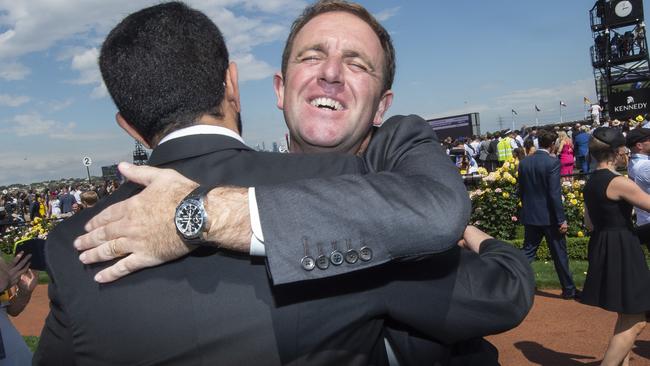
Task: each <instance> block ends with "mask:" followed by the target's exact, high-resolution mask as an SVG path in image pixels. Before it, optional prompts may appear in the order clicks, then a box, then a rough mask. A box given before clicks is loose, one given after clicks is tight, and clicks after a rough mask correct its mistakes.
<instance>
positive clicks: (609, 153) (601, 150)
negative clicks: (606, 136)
mask: <svg viewBox="0 0 650 366" xmlns="http://www.w3.org/2000/svg"><path fill="white" fill-rule="evenodd" d="M617 153H618V146H617V147H611V146H610V145H608V144H607V143H605V142H603V141H601V140H599V139H597V138H594V137H593V136H591V138H589V155H591V156H592V157H593V158H594V159H595V160H596V161H597V162H599V163H600V162H607V161H614V160H615V159H616V154H617Z"/></svg>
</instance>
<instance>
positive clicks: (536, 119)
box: [535, 108, 539, 127]
mask: <svg viewBox="0 0 650 366" xmlns="http://www.w3.org/2000/svg"><path fill="white" fill-rule="evenodd" d="M538 113H539V112H537V108H535V127H537V126H539V119H538V118H537V114H538Z"/></svg>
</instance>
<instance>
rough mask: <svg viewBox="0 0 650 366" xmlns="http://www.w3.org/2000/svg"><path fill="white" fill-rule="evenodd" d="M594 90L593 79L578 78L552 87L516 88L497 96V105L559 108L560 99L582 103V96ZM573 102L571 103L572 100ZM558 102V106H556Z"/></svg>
mask: <svg viewBox="0 0 650 366" xmlns="http://www.w3.org/2000/svg"><path fill="white" fill-rule="evenodd" d="M593 92H594V81H593V80H592V79H585V80H576V81H572V82H570V83H569V84H564V85H557V86H553V87H550V88H531V89H524V90H515V91H513V92H511V93H508V94H506V95H502V96H500V97H497V98H496V102H497V105H499V106H504V107H508V106H509V107H511V108H515V109H517V108H528V109H532V108H533V106H534V105H535V104H537V105H538V106H540V107H542V106H551V107H554V108H559V104H560V100H563V101H565V102H567V103H568V104H573V105H575V103H576V101H578V103H579V104H580V105H582V98H583V97H588V96H591V95H592V94H593ZM569 101H571V102H573V103H571V102H569ZM556 104H557V106H556Z"/></svg>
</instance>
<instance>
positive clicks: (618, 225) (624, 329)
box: [582, 127, 650, 365]
mask: <svg viewBox="0 0 650 366" xmlns="http://www.w3.org/2000/svg"><path fill="white" fill-rule="evenodd" d="M589 153H590V154H591V156H592V157H593V158H594V159H595V160H596V162H597V166H596V170H595V171H594V173H593V174H592V176H591V177H590V178H589V180H588V181H587V184H586V185H585V188H584V197H585V205H586V209H585V216H586V218H587V219H590V221H591V223H592V226H593V232H592V235H591V238H590V240H589V269H588V270H587V279H586V281H585V286H584V289H583V292H582V302H583V303H585V304H588V305H594V306H598V307H601V308H603V309H605V310H609V311H615V312H616V313H618V319H617V321H616V325H615V327H614V335H613V336H612V338H611V339H610V341H609V346H608V347H607V351H606V352H605V356H604V357H603V361H602V365H628V364H629V353H630V350H631V349H632V346H633V345H634V341H635V339H636V337H637V336H638V335H639V333H641V331H642V330H643V329H644V328H645V324H646V323H645V311H646V310H650V271H649V270H648V266H647V264H646V261H645V258H644V255H643V251H642V250H641V246H640V244H639V239H638V238H637V236H636V235H635V234H634V232H633V231H632V228H633V226H632V205H631V203H632V202H634V205H635V206H638V207H640V208H642V209H644V210H648V209H650V195H647V194H646V193H645V192H643V191H642V190H641V188H639V187H638V186H637V185H636V184H635V183H634V182H633V181H632V180H630V179H628V178H626V177H624V176H621V175H619V174H618V173H616V166H617V165H619V164H621V163H624V162H625V158H626V156H625V154H626V151H625V137H624V136H623V134H622V133H621V132H620V130H617V129H613V128H606V127H601V128H597V129H596V130H595V131H594V132H593V135H592V137H591V140H590V141H589ZM588 221H589V220H588Z"/></svg>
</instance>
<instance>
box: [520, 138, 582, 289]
mask: <svg viewBox="0 0 650 366" xmlns="http://www.w3.org/2000/svg"><path fill="white" fill-rule="evenodd" d="M537 136H538V143H539V149H537V150H535V153H534V154H533V155H530V156H528V157H527V158H525V159H523V160H522V161H521V162H520V163H519V194H520V196H521V204H522V208H521V223H522V224H523V225H524V246H523V248H522V250H523V252H524V253H525V255H526V257H527V258H528V261H529V262H531V263H532V262H533V261H534V260H535V256H536V254H537V248H539V244H540V243H541V241H542V238H543V237H545V238H546V243H547V245H548V249H549V251H550V252H551V257H552V258H553V264H554V265H555V271H556V272H557V275H558V277H559V280H560V284H561V285H562V297H563V298H565V299H574V298H576V297H579V295H580V292H579V291H578V290H576V287H575V284H574V283H573V275H572V274H571V271H570V270H569V257H568V255H567V251H566V239H565V237H564V236H565V234H566V232H567V230H568V224H567V221H566V217H565V216H564V206H562V188H561V185H560V161H559V160H558V159H557V158H556V157H552V156H550V155H549V149H550V148H551V147H552V146H553V144H554V143H555V140H556V139H557V135H556V134H555V133H553V132H550V131H546V130H541V131H539V132H538V134H537Z"/></svg>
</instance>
